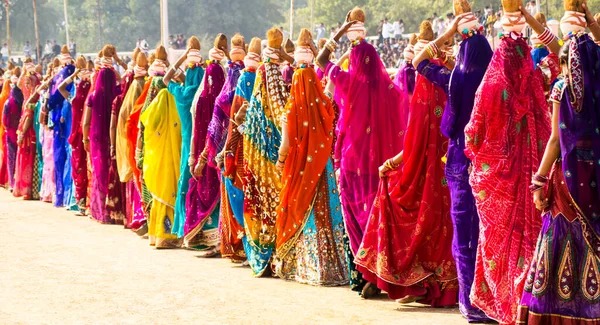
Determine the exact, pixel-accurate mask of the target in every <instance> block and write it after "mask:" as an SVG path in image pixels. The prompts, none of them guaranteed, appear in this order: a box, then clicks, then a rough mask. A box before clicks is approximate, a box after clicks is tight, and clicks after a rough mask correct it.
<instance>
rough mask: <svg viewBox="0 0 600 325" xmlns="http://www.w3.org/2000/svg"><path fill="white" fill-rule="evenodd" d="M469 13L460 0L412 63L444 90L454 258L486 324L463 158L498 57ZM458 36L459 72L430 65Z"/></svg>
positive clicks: (462, 285) (473, 318) (464, 292)
mask: <svg viewBox="0 0 600 325" xmlns="http://www.w3.org/2000/svg"><path fill="white" fill-rule="evenodd" d="M470 11H471V7H470V5H469V4H468V2H466V1H465V0H462V1H455V2H454V13H455V15H457V18H456V20H455V23H454V24H453V25H451V26H450V28H449V29H448V30H447V31H446V32H445V33H444V34H442V35H441V36H440V37H439V38H438V39H436V40H435V41H433V43H431V45H430V46H431V47H430V48H428V49H427V50H425V51H421V53H419V54H418V55H417V57H416V58H415V59H414V60H413V63H414V64H415V65H416V66H417V71H418V72H419V74H421V75H422V76H423V77H425V78H426V79H427V80H429V81H430V82H432V83H433V84H435V85H436V86H438V87H440V88H441V89H442V90H444V92H445V93H446V95H447V96H448V101H447V103H446V107H445V109H444V113H443V115H442V118H441V122H440V128H441V132H442V134H443V135H444V136H446V137H448V138H449V144H448V153H447V154H446V156H447V161H446V169H445V175H446V179H447V182H448V187H449V189H450V205H451V208H450V216H451V218H452V224H453V230H454V231H453V233H454V236H453V240H452V255H453V256H454V259H455V261H456V264H457V268H456V269H457V270H456V271H457V274H458V283H459V308H460V311H461V313H462V314H463V315H464V317H465V318H467V320H468V321H469V322H482V321H490V319H488V318H487V317H486V316H485V314H484V313H483V312H482V311H481V310H479V309H477V308H474V307H472V306H471V301H470V300H469V294H470V292H471V285H472V284H473V273H474V271H475V255H476V253H477V246H476V244H477V241H478V237H479V215H478V214H477V207H476V206H475V198H474V197H473V192H472V190H471V186H470V185H469V166H470V164H471V162H470V161H469V159H467V157H466V156H465V154H464V148H465V144H464V143H465V141H464V139H465V134H464V129H465V126H466V125H467V123H468V122H469V118H470V117H471V111H472V109H473V104H474V102H475V92H476V91H477V88H478V87H479V84H480V83H481V80H482V79H483V76H484V74H485V71H486V69H487V67H488V65H489V63H490V60H491V58H492V54H493V52H492V49H491V47H490V45H489V43H488V40H487V39H486V38H485V36H484V35H482V32H483V28H482V27H481V25H479V23H478V22H477V18H475V16H474V15H473V14H472V13H471V12H470ZM457 31H459V33H460V34H461V36H462V39H463V41H462V43H461V45H460V47H459V50H458V53H457V56H456V63H455V64H454V69H452V70H450V69H449V68H446V67H445V66H440V65H437V64H435V63H433V62H432V61H431V60H432V59H434V57H433V54H434V53H435V50H436V49H437V48H440V47H442V46H443V45H444V43H446V42H449V41H450V40H452V39H453V38H454V35H455V33H456V32H457ZM444 249H445V248H444Z"/></svg>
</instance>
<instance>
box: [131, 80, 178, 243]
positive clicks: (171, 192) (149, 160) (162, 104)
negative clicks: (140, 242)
mask: <svg viewBox="0 0 600 325" xmlns="http://www.w3.org/2000/svg"><path fill="white" fill-rule="evenodd" d="M140 123H141V124H142V125H143V127H144V165H143V168H144V171H143V174H144V181H145V183H146V186H147V187H148V191H150V193H151V195H152V198H153V202H152V208H151V210H150V216H149V218H148V222H149V224H148V237H149V238H150V245H152V246H155V247H156V248H157V249H168V248H177V247H179V246H180V245H181V244H180V241H179V240H178V239H177V236H176V235H173V234H172V233H171V229H172V225H173V216H174V214H175V200H176V198H177V180H178V179H179V160H180V159H181V122H180V120H179V115H178V113H177V108H176V107H175V98H174V97H173V95H171V94H170V93H169V91H168V90H167V89H162V90H160V91H159V93H158V95H156V98H155V99H154V100H153V101H152V103H151V104H150V106H148V108H147V109H146V110H145V111H144V112H143V113H142V115H141V116H140Z"/></svg>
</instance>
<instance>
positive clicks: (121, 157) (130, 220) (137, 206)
mask: <svg viewBox="0 0 600 325" xmlns="http://www.w3.org/2000/svg"><path fill="white" fill-rule="evenodd" d="M145 84H146V81H145V79H144V78H136V79H135V80H133V82H132V83H131V86H130V87H129V89H128V90H127V94H126V95H125V98H123V105H122V106H121V110H120V111H119V116H118V120H117V133H116V147H115V151H116V162H117V169H118V174H119V180H120V181H121V182H122V183H124V184H125V187H126V194H125V197H126V201H125V204H126V207H125V211H126V219H125V220H124V224H125V226H126V227H128V228H132V229H138V228H139V227H140V226H142V223H143V220H145V219H146V218H145V216H144V211H143V208H142V206H143V205H142V201H141V197H140V194H139V189H138V188H137V186H136V185H137V184H138V183H137V182H136V180H135V172H136V171H137V166H136V164H135V148H136V144H135V143H132V142H131V141H130V140H129V138H128V136H127V132H128V131H129V130H128V129H127V121H128V119H129V117H130V116H131V112H132V111H133V109H134V106H135V103H136V101H137V100H138V99H139V98H140V95H141V94H142V91H143V89H144V85H145ZM138 122H139V121H138ZM136 127H137V123H136ZM138 174H139V172H138Z"/></svg>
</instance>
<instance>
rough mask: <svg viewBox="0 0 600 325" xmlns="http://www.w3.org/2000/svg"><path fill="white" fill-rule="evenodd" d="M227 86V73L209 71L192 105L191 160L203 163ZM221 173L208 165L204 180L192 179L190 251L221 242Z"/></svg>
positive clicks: (188, 206)
mask: <svg viewBox="0 0 600 325" xmlns="http://www.w3.org/2000/svg"><path fill="white" fill-rule="evenodd" d="M224 84H225V70H224V69H223V67H222V66H221V65H220V64H218V63H211V64H210V65H209V66H208V67H207V68H206V73H205V74H204V79H203V81H202V84H201V85H200V88H198V91H197V93H198V92H199V93H200V95H199V97H198V100H197V102H195V104H196V105H195V106H194V104H192V109H193V111H192V123H193V124H192V139H191V141H192V148H191V150H190V157H192V158H194V160H195V161H198V160H199V159H200V155H201V153H202V152H203V151H204V149H205V145H206V137H207V135H208V126H209V124H210V121H211V120H212V116H213V112H214V107H215V101H216V99H217V97H218V96H219V94H220V93H221V90H222V89H223V85H224ZM219 177H220V176H219V173H218V171H217V170H216V169H215V168H213V167H211V166H210V165H209V164H206V165H205V166H204V169H203V170H202V176H200V177H199V178H195V177H192V178H191V179H190V181H189V189H188V193H187V197H186V217H185V225H184V231H185V236H184V242H185V245H186V246H187V247H192V246H203V247H201V248H205V247H206V248H208V247H211V246H216V241H218V229H217V228H218V225H219V211H220V208H219V204H220V182H219Z"/></svg>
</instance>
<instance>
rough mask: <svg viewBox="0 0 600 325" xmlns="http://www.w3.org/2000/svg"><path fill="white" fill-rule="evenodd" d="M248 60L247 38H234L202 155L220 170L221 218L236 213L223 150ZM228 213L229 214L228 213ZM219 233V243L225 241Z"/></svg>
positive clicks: (240, 36)
mask: <svg viewBox="0 0 600 325" xmlns="http://www.w3.org/2000/svg"><path fill="white" fill-rule="evenodd" d="M245 56H246V49H245V42H244V37H243V36H242V35H240V34H236V35H234V36H233V37H232V38H231V51H230V52H229V70H228V71H227V79H226V80H225V84H224V86H223V88H222V89H221V93H220V94H219V96H218V97H217V99H216V100H215V105H214V109H213V113H212V119H211V121H210V123H209V125H208V133H207V135H206V144H205V145H204V150H203V151H202V153H201V154H200V156H202V157H206V164H208V168H213V169H216V170H218V172H219V179H220V180H221V183H220V194H219V197H218V199H219V200H220V211H219V212H220V213H221V217H222V216H223V215H224V214H226V213H232V212H231V210H230V209H231V207H230V206H229V204H228V203H229V201H228V197H227V192H226V190H225V184H224V183H223V182H222V180H223V178H224V177H223V176H222V175H221V172H222V168H223V156H222V155H223V154H222V153H221V152H222V151H223V148H224V147H225V141H226V140H227V130H228V128H229V121H230V120H231V118H230V115H229V114H230V113H231V105H232V102H233V99H234V95H235V92H236V87H237V85H238V79H239V78H240V75H241V73H242V70H243V69H244V57H245ZM225 210H227V211H225ZM221 225H222V223H221V221H220V220H219V229H220V231H222V227H221ZM221 234H222V233H221V232H219V239H221Z"/></svg>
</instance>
